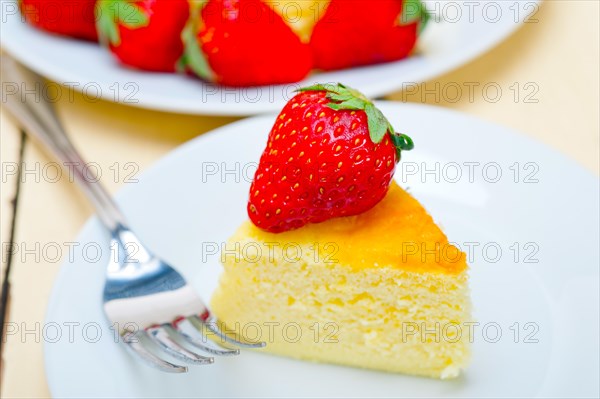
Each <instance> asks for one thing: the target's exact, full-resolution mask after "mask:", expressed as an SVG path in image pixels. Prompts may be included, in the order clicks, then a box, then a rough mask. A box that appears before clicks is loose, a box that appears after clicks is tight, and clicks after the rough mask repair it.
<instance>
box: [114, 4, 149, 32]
mask: <svg viewBox="0 0 600 399" xmlns="http://www.w3.org/2000/svg"><path fill="white" fill-rule="evenodd" d="M113 5H114V16H115V18H116V20H117V21H119V22H120V23H121V24H122V25H123V26H126V27H128V28H134V29H135V28H141V27H144V26H148V24H149V23H150V18H148V15H146V13H145V12H144V11H142V10H141V9H140V8H139V7H138V6H137V5H135V4H133V3H130V2H128V1H125V2H124V1H118V0H117V1H115V2H113Z"/></svg>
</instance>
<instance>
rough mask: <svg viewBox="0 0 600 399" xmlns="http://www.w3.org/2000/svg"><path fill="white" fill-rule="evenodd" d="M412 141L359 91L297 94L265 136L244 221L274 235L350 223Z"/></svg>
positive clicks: (382, 188)
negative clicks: (341, 220) (343, 219)
mask: <svg viewBox="0 0 600 399" xmlns="http://www.w3.org/2000/svg"><path fill="white" fill-rule="evenodd" d="M412 148H413V143H412V140H411V139H410V138H409V137H408V136H406V135H403V134H396V133H395V132H394V129H393V128H392V126H391V125H390V123H389V122H388V120H387V119H386V118H385V116H383V114H382V113H381V111H379V110H378V109H377V108H376V107H375V106H374V105H373V103H371V102H370V101H369V100H368V99H367V98H365V97H364V96H363V95H362V94H361V93H359V92H358V91H356V90H354V89H351V88H349V87H345V86H343V85H342V84H337V85H315V86H311V87H307V88H305V89H301V90H300V93H299V94H297V95H296V96H295V97H293V98H292V99H291V100H290V101H289V102H288V103H287V104H286V106H285V107H284V108H283V110H282V111H281V113H280V114H279V116H278V117H277V120H276V121H275V125H274V126H273V128H272V129H271V133H270V134H269V139H268V142H267V147H266V149H265V151H264V152H263V154H262V156H261V158H260V163H259V165H258V169H257V170H256V174H255V175H254V180H253V181H252V185H251V187H250V198H249V200H248V216H249V217H250V219H251V220H252V222H253V223H254V224H255V225H256V226H257V227H259V228H261V229H263V230H266V231H270V232H273V233H278V232H282V231H287V230H291V229H295V228H298V227H301V226H304V225H305V224H307V223H318V222H322V221H324V220H327V219H330V218H334V217H338V216H350V215H356V214H359V213H362V212H365V211H366V210H368V209H370V208H372V207H373V206H374V205H375V204H377V203H378V202H379V201H381V200H382V199H383V197H384V196H385V194H386V193H387V190H388V188H389V186H390V182H391V180H392V177H393V175H394V171H395V168H396V163H397V162H398V161H399V160H400V151H401V150H410V149H412Z"/></svg>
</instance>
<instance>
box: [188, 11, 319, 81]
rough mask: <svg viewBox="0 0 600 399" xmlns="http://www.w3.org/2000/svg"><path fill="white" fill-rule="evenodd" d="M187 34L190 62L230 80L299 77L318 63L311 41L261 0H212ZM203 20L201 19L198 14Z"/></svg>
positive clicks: (203, 72)
mask: <svg viewBox="0 0 600 399" xmlns="http://www.w3.org/2000/svg"><path fill="white" fill-rule="evenodd" d="M198 12H199V14H200V19H199V21H200V23H199V26H197V27H195V29H194V28H192V29H191V30H190V31H188V32H187V34H186V35H185V40H186V59H185V62H186V64H187V66H188V67H189V68H190V69H191V70H193V71H194V73H196V74H197V75H198V76H199V77H201V78H203V79H206V80H209V81H214V82H217V83H220V84H223V85H228V86H254V85H266V84H276V83H289V82H297V81H299V80H301V79H303V78H304V77H305V76H306V75H307V74H308V73H309V71H310V69H311V68H312V60H311V52H310V47H309V46H308V44H305V43H303V42H302V41H301V40H300V38H299V37H298V35H296V33H294V31H293V30H292V29H291V28H290V27H289V26H288V25H287V24H286V23H285V22H284V20H283V19H282V18H281V17H280V16H279V15H278V14H277V13H276V12H275V11H273V9H272V8H270V7H269V6H268V5H267V4H265V3H264V2H262V1H260V0H208V1H207V2H206V3H205V4H203V5H202V6H201V10H199V11H198ZM197 21H198V20H197Z"/></svg>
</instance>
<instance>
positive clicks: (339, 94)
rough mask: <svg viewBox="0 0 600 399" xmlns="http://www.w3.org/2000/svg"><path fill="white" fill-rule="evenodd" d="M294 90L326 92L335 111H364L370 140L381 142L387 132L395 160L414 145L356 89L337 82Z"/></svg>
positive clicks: (329, 105) (329, 104)
mask: <svg viewBox="0 0 600 399" xmlns="http://www.w3.org/2000/svg"><path fill="white" fill-rule="evenodd" d="M296 91H299V92H304V91H324V92H326V97H327V99H328V100H330V101H331V102H329V103H328V104H327V106H328V107H329V108H331V109H333V110H336V111H341V110H362V111H365V114H366V116H367V126H368V128H369V137H370V138H371V141H373V143H375V144H378V143H381V141H382V140H383V138H384V137H385V135H386V133H387V134H389V135H390V139H391V141H392V144H393V145H394V148H395V149H396V161H400V153H401V151H403V150H404V151H409V150H411V149H412V148H413V147H414V143H413V141H412V139H411V138H410V137H408V136H407V135H405V134H397V133H396V132H395V131H394V128H393V127H392V125H391V124H390V122H389V121H388V120H387V118H386V117H385V115H383V113H382V112H381V111H380V110H379V108H377V107H376V106H375V105H374V104H373V103H372V102H371V101H370V100H369V99H368V98H367V97H365V95H364V94H362V93H361V92H359V91H358V90H355V89H353V88H351V87H347V86H344V85H343V84H341V83H338V84H336V85H332V84H314V85H312V86H309V87H304V88H301V89H298V90H296Z"/></svg>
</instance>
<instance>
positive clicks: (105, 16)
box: [96, 0, 150, 46]
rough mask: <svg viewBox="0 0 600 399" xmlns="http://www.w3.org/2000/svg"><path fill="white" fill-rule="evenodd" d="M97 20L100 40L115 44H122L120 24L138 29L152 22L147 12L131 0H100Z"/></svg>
mask: <svg viewBox="0 0 600 399" xmlns="http://www.w3.org/2000/svg"><path fill="white" fill-rule="evenodd" d="M96 20H97V21H98V22H97V26H98V33H99V36H100V41H101V42H103V43H104V44H106V43H110V44H111V45H113V46H118V45H120V44H121V37H120V35H119V25H122V26H125V27H128V28H132V29H136V28H141V27H144V26H148V24H149V23H150V18H149V17H148V15H147V14H146V12H145V11H143V10H142V9H141V8H140V7H138V6H137V5H135V4H134V3H133V2H131V1H130V0H99V1H98V7H97V8H96Z"/></svg>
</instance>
